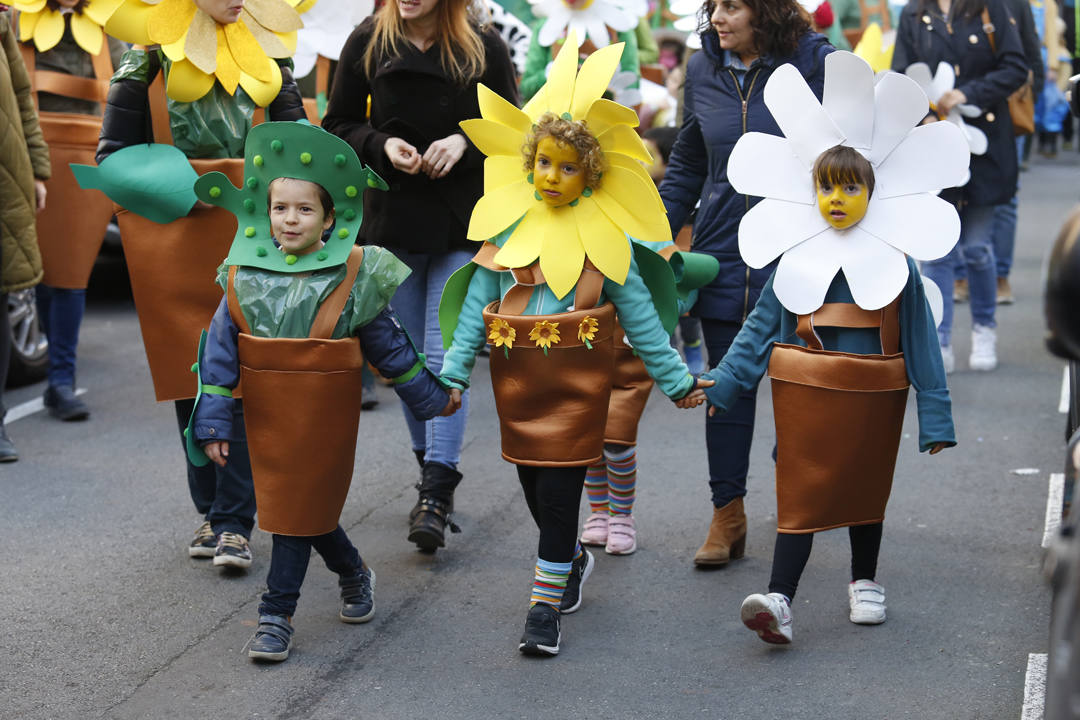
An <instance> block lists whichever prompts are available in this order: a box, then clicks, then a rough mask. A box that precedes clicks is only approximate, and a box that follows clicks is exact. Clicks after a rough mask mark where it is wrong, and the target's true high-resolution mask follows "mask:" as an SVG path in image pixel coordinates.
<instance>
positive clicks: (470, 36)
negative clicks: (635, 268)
mask: <svg viewBox="0 0 1080 720" xmlns="http://www.w3.org/2000/svg"><path fill="white" fill-rule="evenodd" d="M468 7H469V4H468V0H387V2H386V4H385V5H383V7H382V8H380V9H379V11H378V12H377V13H376V14H375V15H374V16H373V17H371V18H368V19H367V20H365V21H364V22H363V23H362V24H361V25H360V26H359V27H358V28H357V29H356V30H355V31H354V32H353V34H352V35H351V36H350V37H349V40H348V42H346V44H345V48H344V49H343V50H342V53H341V61H340V62H339V64H338V69H337V74H336V76H335V78H334V86H333V91H332V93H331V96H330V104H329V107H328V108H327V113H326V117H325V118H323V127H324V128H326V129H327V130H329V131H330V132H332V133H334V134H335V135H338V136H340V137H341V138H343V139H344V140H346V141H347V142H348V143H349V144H350V145H352V146H353V147H354V148H355V149H356V152H357V154H358V155H359V156H360V159H361V160H362V161H363V162H364V164H366V165H369V166H371V167H372V168H374V169H375V170H376V172H378V173H379V175H381V176H382V177H383V178H384V179H385V180H386V181H387V182H388V183H389V185H390V192H388V193H379V192H369V193H364V224H363V226H362V227H361V230H360V232H361V235H362V239H363V241H364V242H367V243H371V244H374V245H381V246H383V247H386V248H389V249H390V250H392V251H393V252H394V254H395V255H397V256H398V257H399V258H400V259H401V260H402V261H403V262H405V263H406V264H407V265H408V266H409V267H410V268H411V269H412V271H413V272H412V275H411V276H410V277H409V279H408V280H406V281H405V282H404V283H403V284H402V285H401V286H400V287H399V288H398V291H397V294H396V295H395V296H394V307H395V309H396V310H397V312H398V315H399V317H400V318H401V320H402V322H403V323H404V324H405V329H406V330H408V331H409V334H410V335H411V336H412V338H413V341H414V342H415V343H416V344H417V346H418V347H420V349H421V351H422V352H424V354H425V355H426V357H427V364H428V367H430V368H431V369H432V371H433V372H435V373H436V374H437V373H438V372H439V369H440V368H441V367H442V357H443V349H442V338H441V335H440V332H439V320H438V307H439V298H440V296H441V294H442V289H443V286H444V285H445V284H446V280H447V278H448V277H449V276H450V275H451V274H452V273H453V272H454V271H455V270H457V269H458V268H459V267H461V266H462V265H464V264H465V263H466V262H468V261H469V260H470V258H471V257H472V255H473V253H474V252H475V248H474V247H473V245H472V243H469V242H468V241H467V240H466V238H465V231H466V228H468V224H469V215H470V213H471V212H472V208H473V205H475V204H476V201H477V200H479V199H480V195H481V194H482V192H483V182H484V181H483V159H484V156H483V154H482V153H481V152H480V151H479V150H478V149H477V148H476V147H475V146H473V145H472V144H471V143H469V141H468V140H466V138H465V136H464V135H463V134H462V132H461V130H460V128H459V127H458V123H459V122H460V121H462V120H465V119H468V118H475V117H479V116H480V107H479V104H478V101H477V90H476V86H477V83H483V84H484V85H486V86H487V87H488V88H490V89H491V90H493V91H495V92H496V93H498V94H499V95H501V96H503V97H504V98H506V99H507V100H510V101H511V102H513V103H515V104H516V103H517V84H516V79H515V75H514V67H513V65H512V64H511V62H510V54H509V52H508V51H507V49H506V45H505V43H503V41H502V39H500V37H499V35H498V33H497V32H495V30H494V29H492V28H490V27H487V26H484V25H482V24H481V23H480V22H479V21H478V20H477V19H476V18H473V17H470V13H469V9H468ZM369 96H370V98H371V106H370V113H369V111H368V105H367V102H368V97H369ZM467 413H468V400H467V393H466V394H465V395H464V396H463V397H462V411H461V412H459V413H457V414H456V415H453V416H451V417H443V418H436V419H435V420H429V421H427V422H419V421H417V420H415V419H414V418H413V417H412V415H411V414H410V413H409V412H408V411H406V412H405V420H406V422H407V423H408V426H409V431H410V433H411V435H412V444H413V451H414V452H415V453H416V457H417V460H418V461H419V462H420V464H421V467H422V471H421V473H422V477H421V482H420V486H419V491H420V494H419V499H418V501H417V504H416V506H415V507H414V508H413V512H412V514H411V515H410V528H409V540H410V541H412V542H415V543H416V544H417V545H418V546H419V547H420V549H422V550H426V551H434V550H436V549H437V548H440V547H442V546H443V544H444V532H445V526H446V524H447V523H449V522H450V513H451V511H452V509H453V496H454V488H455V487H456V486H457V484H458V482H459V481H460V480H461V474H460V473H459V472H458V471H457V464H458V460H459V458H460V454H461V444H462V441H463V439H464V435H465V422H466V417H467ZM451 527H452V528H453V527H454V526H453V525H452V524H451Z"/></svg>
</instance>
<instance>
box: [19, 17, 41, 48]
mask: <svg viewBox="0 0 1080 720" xmlns="http://www.w3.org/2000/svg"><path fill="white" fill-rule="evenodd" d="M40 19H41V13H38V12H21V13H19V42H26V41H27V40H30V39H31V38H32V37H34V28H35V27H37V24H38V20H40Z"/></svg>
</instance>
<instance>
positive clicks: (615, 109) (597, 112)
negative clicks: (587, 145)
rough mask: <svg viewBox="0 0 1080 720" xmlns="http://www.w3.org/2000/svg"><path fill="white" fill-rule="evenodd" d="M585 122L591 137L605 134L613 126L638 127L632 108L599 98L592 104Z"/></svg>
mask: <svg viewBox="0 0 1080 720" xmlns="http://www.w3.org/2000/svg"><path fill="white" fill-rule="evenodd" d="M585 122H587V123H588V124H589V129H590V130H592V132H593V135H600V134H601V133H604V132H607V130H608V129H609V128H611V127H612V126H614V125H628V126H630V127H637V126H638V115H637V113H636V112H634V111H633V109H632V108H628V107H626V106H625V105H620V104H619V103H617V102H615V101H614V100H608V99H607V98H601V99H599V100H596V101H595V102H593V104H592V105H591V106H590V107H589V110H588V112H587V113H586V114H585Z"/></svg>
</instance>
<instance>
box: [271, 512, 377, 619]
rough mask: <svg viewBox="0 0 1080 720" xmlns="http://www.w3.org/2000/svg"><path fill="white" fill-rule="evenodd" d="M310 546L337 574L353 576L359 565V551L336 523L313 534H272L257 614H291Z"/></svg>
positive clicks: (361, 565) (305, 567)
mask: <svg viewBox="0 0 1080 720" xmlns="http://www.w3.org/2000/svg"><path fill="white" fill-rule="evenodd" d="M312 548H315V552H317V553H319V555H322V559H323V561H324V562H325V563H326V567H328V568H329V569H330V571H331V572H335V573H337V574H338V575H340V576H341V577H355V576H356V575H357V574H359V572H360V569H361V568H362V567H363V561H362V560H361V559H360V553H359V551H357V549H356V547H355V546H353V544H352V542H351V541H350V540H349V536H348V535H346V534H345V531H344V530H343V529H342V528H341V526H340V525H338V526H337V527H336V528H334V530H333V531H332V532H328V533H326V534H325V535H316V536H314V537H293V536H291V535H274V546H273V549H272V550H271V551H270V572H269V573H267V575H266V592H265V593H263V596H262V602H261V603H259V614H260V615H284V616H286V617H292V616H293V615H295V614H296V602H297V601H298V600H299V599H300V587H301V586H302V585H303V584H304V576H305V575H307V569H308V562H310V560H311V549H312Z"/></svg>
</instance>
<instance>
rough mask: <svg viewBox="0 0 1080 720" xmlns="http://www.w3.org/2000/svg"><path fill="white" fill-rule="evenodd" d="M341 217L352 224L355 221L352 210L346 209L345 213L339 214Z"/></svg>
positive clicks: (354, 212)
mask: <svg viewBox="0 0 1080 720" xmlns="http://www.w3.org/2000/svg"><path fill="white" fill-rule="evenodd" d="M341 217H343V218H345V220H346V221H347V222H352V221H353V220H355V219H356V211H355V210H353V209H352V208H346V209H345V212H343V213H341Z"/></svg>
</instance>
